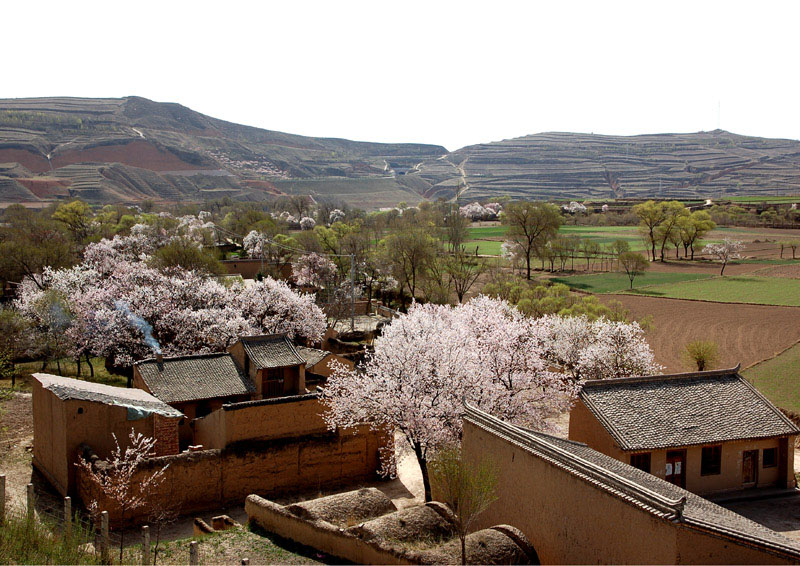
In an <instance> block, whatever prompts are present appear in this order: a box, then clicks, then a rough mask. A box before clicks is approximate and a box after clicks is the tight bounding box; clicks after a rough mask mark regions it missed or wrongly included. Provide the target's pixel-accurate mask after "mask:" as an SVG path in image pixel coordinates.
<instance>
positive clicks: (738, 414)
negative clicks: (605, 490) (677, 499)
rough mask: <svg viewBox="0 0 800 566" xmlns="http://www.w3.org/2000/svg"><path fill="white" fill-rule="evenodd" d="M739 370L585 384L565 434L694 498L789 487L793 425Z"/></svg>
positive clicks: (792, 451)
mask: <svg viewBox="0 0 800 566" xmlns="http://www.w3.org/2000/svg"><path fill="white" fill-rule="evenodd" d="M738 369H739V368H738V366H737V367H736V368H733V369H726V370H718V371H706V372H697V373H683V374H675V375H658V376H650V377H634V378H624V379H609V380H598V381H588V382H586V383H585V384H584V385H583V389H582V391H581V392H580V394H579V398H578V401H577V403H576V404H575V407H573V409H572V412H571V413H570V423H569V438H570V439H571V440H575V441H579V442H584V443H586V444H587V445H588V446H590V447H591V448H594V449H595V450H597V451H599V452H602V453H603V454H606V455H608V456H611V457H613V458H616V459H617V460H620V461H622V462H625V463H627V464H630V465H632V466H634V467H636V468H639V469H641V470H643V471H645V472H649V473H651V474H653V475H655V476H658V477H659V478H662V479H664V480H666V481H667V482H669V483H672V484H675V485H677V486H680V487H684V488H686V489H687V490H689V491H691V492H693V493H697V494H700V495H711V494H716V493H720V492H726V491H735V490H741V489H748V488H760V487H778V488H791V487H794V483H795V480H794V465H793V463H794V440H795V438H796V436H797V434H798V433H800V429H798V427H797V426H795V425H794V424H793V423H792V422H791V421H790V420H789V419H788V418H786V416H784V415H783V414H782V413H781V412H780V410H778V409H777V408H776V407H775V406H774V405H773V404H772V403H770V402H769V401H768V400H767V399H766V398H765V397H764V396H763V395H761V393H759V392H758V391H757V390H756V389H755V387H753V386H752V385H751V384H750V383H748V381H747V380H746V379H744V378H743V377H742V376H741V375H739V374H738Z"/></svg>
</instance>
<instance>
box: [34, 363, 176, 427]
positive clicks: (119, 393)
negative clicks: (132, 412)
mask: <svg viewBox="0 0 800 566" xmlns="http://www.w3.org/2000/svg"><path fill="white" fill-rule="evenodd" d="M33 377H34V379H36V380H37V381H38V382H39V383H41V384H42V387H44V389H47V390H48V391H52V392H53V394H54V395H55V396H56V397H58V398H59V399H62V400H69V399H75V400H79V401H92V402H95V403H103V404H104V405H117V406H120V407H128V408H133V409H142V410H144V411H147V412H150V413H158V414H159V415H164V416H167V417H182V416H183V413H181V412H180V411H178V410H176V409H173V408H172V407H170V406H169V405H167V404H166V403H164V402H163V401H161V400H160V399H157V398H156V397H154V396H152V395H150V394H149V393H148V392H147V391H142V390H141V389H128V388H125V387H113V386H111V385H103V384H101V383H91V382H89V381H81V380H79V379H71V378H69V377H60V376H57V375H50V374H48V373H35V374H33Z"/></svg>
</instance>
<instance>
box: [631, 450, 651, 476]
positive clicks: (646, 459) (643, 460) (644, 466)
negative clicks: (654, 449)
mask: <svg viewBox="0 0 800 566" xmlns="http://www.w3.org/2000/svg"><path fill="white" fill-rule="evenodd" d="M631 466H633V467H634V468H639V469H640V470H642V471H643V472H647V473H648V474H649V473H650V452H645V453H644V454H631Z"/></svg>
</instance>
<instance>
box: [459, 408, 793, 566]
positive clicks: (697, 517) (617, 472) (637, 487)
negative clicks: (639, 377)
mask: <svg viewBox="0 0 800 566" xmlns="http://www.w3.org/2000/svg"><path fill="white" fill-rule="evenodd" d="M465 420H466V421H468V422H472V423H473V424H475V425H477V426H478V427H480V428H483V429H484V430H487V431H489V432H491V433H493V434H496V435H497V436H500V437H502V438H504V439H506V440H508V441H510V442H512V443H514V444H517V445H519V446H521V447H522V448H523V449H525V450H526V451H528V452H530V453H531V454H534V455H535V456H537V457H540V458H542V459H544V460H547V461H548V462H550V463H551V464H553V465H554V466H556V467H558V468H560V469H562V470H564V471H566V472H567V473H570V474H571V475H574V476H576V477H578V478H580V479H582V480H583V481H585V482H587V483H590V484H592V485H594V486H596V487H597V488H598V489H602V490H604V491H607V492H609V493H611V494H613V495H615V496H616V497H619V498H620V499H623V500H625V501H627V502H629V503H631V504H633V505H636V506H637V507H639V508H641V509H643V510H644V511H646V512H648V513H651V514H653V515H655V516H657V517H659V518H661V519H665V520H668V521H673V522H679V523H684V524H686V525H687V526H690V527H694V528H698V529H702V530H711V531H714V532H717V533H720V534H722V535H725V536H729V537H733V538H735V539H739V540H743V541H745V542H748V543H751V544H756V545H757V546H761V547H765V548H768V549H771V550H778V551H780V552H784V553H787V554H790V555H791V556H792V557H793V558H794V559H795V560H797V559H800V542H798V541H795V540H792V539H789V538H787V537H785V536H783V535H781V534H780V533H777V532H775V531H773V530H772V529H769V528H767V527H765V526H763V525H759V524H758V523H756V522H754V521H751V520H750V519H747V518H746V517H743V516H741V515H739V514H738V513H734V512H733V511H730V510H728V509H725V508H724V507H720V506H719V505H717V504H715V503H712V502H711V501H708V500H707V499H704V498H703V497H700V496H699V495H695V494H693V493H690V492H688V491H686V490H685V489H683V488H680V487H678V486H676V485H673V484H671V483H669V482H667V481H664V480H662V479H661V478H658V477H656V476H654V475H652V474H648V473H646V472H643V471H641V470H639V469H637V468H634V467H633V466H629V465H628V464H625V463H624V462H620V461H619V460H617V459H615V458H612V457H610V456H606V455H605V454H601V453H600V452H597V451H596V450H593V449H591V448H589V447H588V446H586V445H585V444H582V443H579V442H573V441H571V440H565V439H562V438H556V437H554V436H550V435H547V434H543V433H540V432H534V431H531V430H526V429H524V428H521V427H517V426H514V425H511V424H509V423H505V422H503V421H501V420H499V419H497V418H495V417H493V416H491V415H489V414H487V413H484V412H482V411H479V410H477V409H474V408H472V407H469V406H468V407H467V412H466V416H465ZM531 481H536V480H535V478H533V479H531Z"/></svg>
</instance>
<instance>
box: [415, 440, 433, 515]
mask: <svg viewBox="0 0 800 566" xmlns="http://www.w3.org/2000/svg"><path fill="white" fill-rule="evenodd" d="M414 455H415V456H416V457H417V462H418V463H419V471H420V472H421V473H422V486H423V487H424V488H425V503H428V502H430V501H432V500H433V499H432V497H433V496H432V495H431V478H430V477H429V476H428V461H427V460H426V459H425V457H424V456H423V455H422V450H421V449H420V447H419V446H414Z"/></svg>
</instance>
